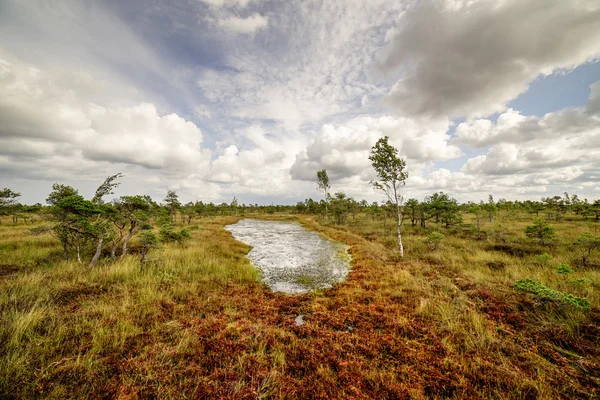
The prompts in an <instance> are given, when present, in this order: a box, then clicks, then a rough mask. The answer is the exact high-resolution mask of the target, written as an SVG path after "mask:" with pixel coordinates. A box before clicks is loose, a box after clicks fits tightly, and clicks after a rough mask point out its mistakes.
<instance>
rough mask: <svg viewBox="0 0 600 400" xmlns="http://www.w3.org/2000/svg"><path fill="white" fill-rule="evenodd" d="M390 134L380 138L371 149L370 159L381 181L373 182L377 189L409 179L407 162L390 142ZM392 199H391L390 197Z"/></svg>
mask: <svg viewBox="0 0 600 400" xmlns="http://www.w3.org/2000/svg"><path fill="white" fill-rule="evenodd" d="M388 140H389V136H384V137H382V138H380V139H379V140H378V141H377V143H375V146H373V148H372V149H371V155H370V156H369V160H370V161H371V165H372V166H373V169H374V170H375V172H377V176H378V177H379V179H380V182H372V184H373V185H374V186H375V188H377V189H383V188H385V187H388V188H389V187H392V186H393V185H397V184H402V185H403V184H404V182H405V181H406V179H408V172H406V171H405V170H404V169H405V168H406V162H405V161H404V160H403V159H402V158H400V157H398V149H396V148H395V147H394V146H392V145H391V144H389V143H388ZM390 200H391V199H390Z"/></svg>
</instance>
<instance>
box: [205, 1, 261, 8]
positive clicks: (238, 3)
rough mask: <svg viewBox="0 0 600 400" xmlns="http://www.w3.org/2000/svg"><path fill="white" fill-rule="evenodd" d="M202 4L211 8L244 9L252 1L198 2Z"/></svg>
mask: <svg viewBox="0 0 600 400" xmlns="http://www.w3.org/2000/svg"><path fill="white" fill-rule="evenodd" d="M200 1H201V2H203V3H204V4H207V5H209V6H212V7H217V8H220V7H239V8H245V7H247V6H248V4H249V3H250V2H251V1H252V0H200Z"/></svg>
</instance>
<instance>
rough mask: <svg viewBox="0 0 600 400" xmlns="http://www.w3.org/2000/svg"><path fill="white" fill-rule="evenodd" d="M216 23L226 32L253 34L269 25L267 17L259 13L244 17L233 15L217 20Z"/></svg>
mask: <svg viewBox="0 0 600 400" xmlns="http://www.w3.org/2000/svg"><path fill="white" fill-rule="evenodd" d="M218 25H219V27H220V28H221V29H224V30H226V31H228V32H232V33H237V34H250V35H253V34H255V33H256V32H258V31H260V30H263V29H265V28H266V27H267V26H268V25H269V17H265V16H262V15H260V14H259V13H254V14H252V15H250V16H248V17H246V18H241V17H235V16H234V17H229V18H225V19H221V20H219V22H218Z"/></svg>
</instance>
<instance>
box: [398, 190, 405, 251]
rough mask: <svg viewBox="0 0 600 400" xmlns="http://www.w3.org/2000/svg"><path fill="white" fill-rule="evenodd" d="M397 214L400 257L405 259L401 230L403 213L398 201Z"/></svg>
mask: <svg viewBox="0 0 600 400" xmlns="http://www.w3.org/2000/svg"><path fill="white" fill-rule="evenodd" d="M396 213H397V218H396V224H397V226H398V250H400V257H404V246H402V230H401V228H400V227H401V226H402V212H401V211H400V205H399V204H398V201H396Z"/></svg>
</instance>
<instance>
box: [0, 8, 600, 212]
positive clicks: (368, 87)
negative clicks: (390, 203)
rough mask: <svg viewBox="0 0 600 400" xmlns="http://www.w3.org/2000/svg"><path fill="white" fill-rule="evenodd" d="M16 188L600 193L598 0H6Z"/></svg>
mask: <svg viewBox="0 0 600 400" xmlns="http://www.w3.org/2000/svg"><path fill="white" fill-rule="evenodd" d="M0 37H1V38H2V40H1V41H0V181H1V182H0V186H1V187H8V188H11V189H13V190H15V191H18V192H20V193H21V194H22V197H21V201H22V202H23V203H28V204H32V203H36V202H41V203H44V199H45V198H46V196H47V195H48V193H49V192H50V190H51V186H52V184H53V183H55V182H58V183H64V184H69V185H72V186H74V187H75V188H77V189H79V190H80V193H82V194H83V195H85V196H88V197H91V196H92V195H93V192H94V190H95V188H96V187H97V186H98V185H99V184H100V183H101V182H102V181H103V180H104V178H106V177H107V176H109V175H113V174H116V173H118V172H121V173H123V175H124V178H123V179H122V180H121V182H122V184H121V186H120V187H119V188H118V189H117V191H116V192H115V195H131V194H148V195H150V196H152V197H153V198H155V199H156V200H161V199H163V198H164V195H165V193H166V191H167V190H175V191H176V192H177V193H178V194H179V196H180V200H182V201H183V202H187V201H196V200H202V201H205V202H209V201H212V202H223V201H226V202H229V201H231V200H232V198H233V197H237V199H238V201H240V203H252V204H254V203H259V204H272V203H275V204H295V203H296V202H297V201H300V200H304V199H306V198H309V197H311V198H313V199H320V198H321V197H322V194H320V193H319V192H318V191H317V184H316V172H317V171H318V170H320V169H323V168H325V169H326V170H327V172H328V175H329V177H330V179H331V187H332V188H331V191H332V192H338V191H342V192H344V193H346V194H347V195H348V196H351V197H354V198H356V199H367V200H369V201H380V200H383V196H382V195H381V194H379V193H377V192H375V191H374V190H373V189H372V187H371V186H370V184H369V181H371V180H372V179H374V178H375V172H374V171H373V169H372V168H371V166H370V163H369V160H368V156H369V152H370V149H371V147H372V146H373V145H374V144H375V142H376V141H377V140H378V139H379V138H380V137H382V136H386V135H387V136H389V138H390V142H391V143H392V144H393V145H394V146H395V147H396V148H397V149H398V150H399V154H400V155H401V156H402V157H403V158H405V160H406V164H407V170H408V172H409V178H408V180H407V182H406V186H405V189H404V195H405V198H417V199H420V200H423V198H424V197H425V196H427V195H429V194H432V193H434V192H439V191H444V192H447V193H449V194H450V195H451V196H452V197H455V198H457V199H458V200H459V201H462V202H466V201H479V200H481V199H487V197H488V195H489V194H492V195H493V196H494V197H495V198H496V199H499V198H505V199H534V200H539V199H541V198H542V197H547V196H555V195H562V194H563V192H565V191H567V192H569V193H570V194H574V193H576V194H578V195H579V197H580V198H588V199H590V200H592V199H596V198H600V2H598V1H597V0H570V1H564V0H527V1H523V0H422V1H418V0H398V1H396V0H322V1H317V0H128V1H120V0H105V1H100V2H98V1H91V0H90V1H86V0H81V1H75V0H52V1H50V0H28V1H22V0H2V1H0Z"/></svg>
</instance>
